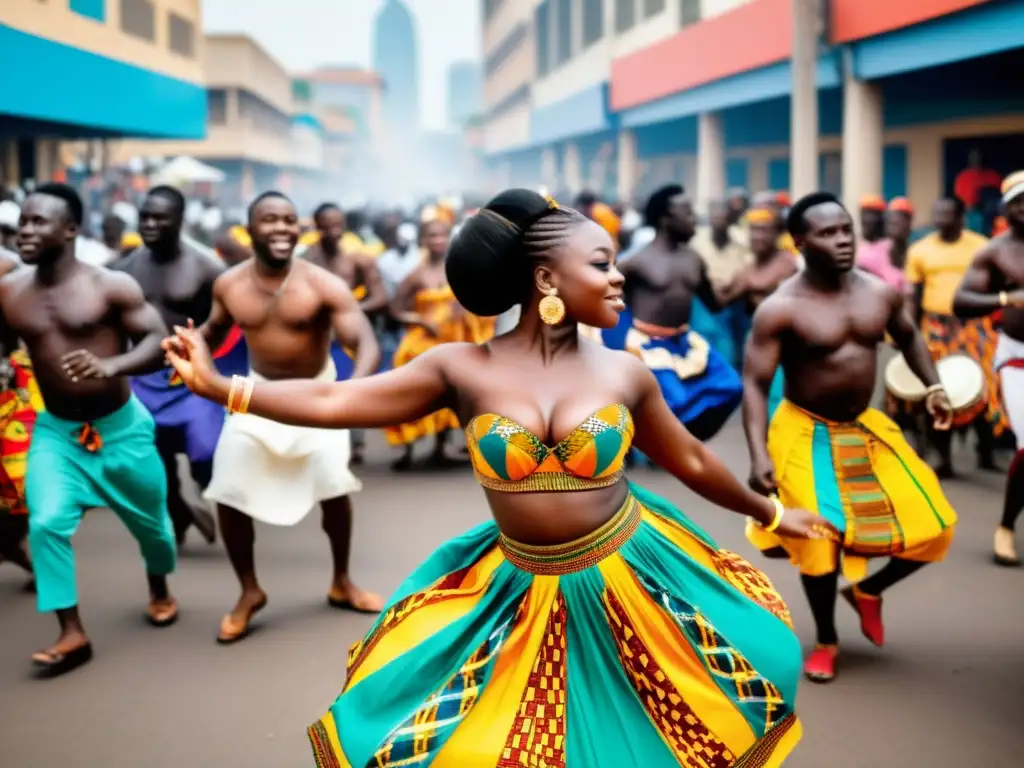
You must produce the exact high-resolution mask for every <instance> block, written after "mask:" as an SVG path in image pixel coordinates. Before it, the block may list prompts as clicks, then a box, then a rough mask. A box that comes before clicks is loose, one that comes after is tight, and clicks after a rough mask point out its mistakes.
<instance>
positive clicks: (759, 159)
mask: <svg viewBox="0 0 1024 768" xmlns="http://www.w3.org/2000/svg"><path fill="white" fill-rule="evenodd" d="M747 189H748V190H749V191H750V193H751V194H753V193H755V192H764V191H765V190H766V189H768V155H766V154H765V153H764V152H753V153H751V155H750V158H749V159H748V160H747Z"/></svg>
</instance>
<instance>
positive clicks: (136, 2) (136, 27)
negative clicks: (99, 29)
mask: <svg viewBox="0 0 1024 768" xmlns="http://www.w3.org/2000/svg"><path fill="white" fill-rule="evenodd" d="M121 29H123V30H124V31H125V32H127V33H128V34H129V35H134V36H135V37H141V38H142V39H143V40H155V39H156V11H155V10H154V9H153V3H152V2H150V0H121Z"/></svg>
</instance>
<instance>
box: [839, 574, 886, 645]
mask: <svg viewBox="0 0 1024 768" xmlns="http://www.w3.org/2000/svg"><path fill="white" fill-rule="evenodd" d="M842 595H843V597H844V598H846V602H848V603H849V604H850V605H851V606H852V607H853V610H855V611H856V612H857V615H858V616H860V631H861V632H863V633H864V637H866V638H867V639H868V640H870V641H871V642H872V643H874V644H875V645H877V646H878V647H879V648H881V647H882V646H883V645H885V625H884V624H883V623H882V598H881V597H875V596H874V595H865V594H864V593H863V592H861V591H860V590H859V589H857V587H856V586H849V587H847V588H846V589H844V590H843V591H842Z"/></svg>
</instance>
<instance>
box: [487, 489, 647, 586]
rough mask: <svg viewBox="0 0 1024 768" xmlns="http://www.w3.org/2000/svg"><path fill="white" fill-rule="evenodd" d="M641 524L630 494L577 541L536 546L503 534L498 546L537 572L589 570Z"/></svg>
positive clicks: (508, 557) (514, 562)
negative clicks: (613, 512)
mask: <svg viewBox="0 0 1024 768" xmlns="http://www.w3.org/2000/svg"><path fill="white" fill-rule="evenodd" d="M639 527H640V503H639V502H638V501H637V500H636V499H635V498H634V497H633V496H630V497H629V498H627V499H626V502H625V503H624V504H623V505H622V507H620V508H619V511H618V512H616V513H615V515H614V516H613V517H612V519H611V520H609V521H608V522H607V523H605V524H604V525H602V526H601V527H600V528H598V529H597V530H596V531H593V532H591V533H588V534H587V535H586V536H584V537H582V538H580V539H576V540H575V541H569V542H566V543H565V544H552V545H549V546H533V545H530V544H520V543H519V542H518V541H512V539H510V538H508V537H507V536H505V535H502V536H500V537H499V538H498V546H499V547H500V548H501V551H502V552H503V553H504V555H505V559H506V560H508V561H509V562H510V563H512V565H514V566H515V567H516V568H519V569H520V570H523V571H527V572H529V573H532V574H535V575H537V576H564V575H566V574H569V573H576V572H577V571H583V570H586V569H587V568H590V567H591V566H593V565H597V564H598V563H599V562H601V561H602V560H604V559H605V558H606V557H608V556H609V555H612V554H614V553H615V552H617V551H618V549H619V547H621V546H622V545H623V544H625V543H626V542H627V541H629V539H630V538H631V537H632V536H633V534H634V533H635V532H636V529H637V528H639Z"/></svg>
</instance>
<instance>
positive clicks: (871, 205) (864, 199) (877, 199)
mask: <svg viewBox="0 0 1024 768" xmlns="http://www.w3.org/2000/svg"><path fill="white" fill-rule="evenodd" d="M860 209H861V210H862V211H884V210H885V200H884V198H883V197H882V196H881V195H863V196H861V198H860Z"/></svg>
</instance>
